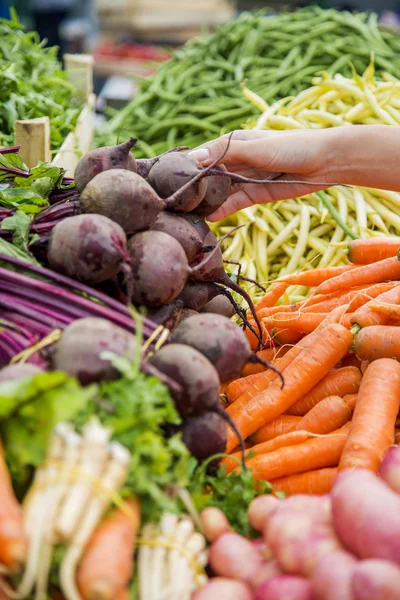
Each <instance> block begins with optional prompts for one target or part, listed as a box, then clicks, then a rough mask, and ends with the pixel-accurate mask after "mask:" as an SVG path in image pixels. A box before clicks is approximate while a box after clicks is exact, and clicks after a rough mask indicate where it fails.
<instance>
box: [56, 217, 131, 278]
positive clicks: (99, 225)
mask: <svg viewBox="0 0 400 600" xmlns="http://www.w3.org/2000/svg"><path fill="white" fill-rule="evenodd" d="M47 259H48V261H49V264H50V266H51V267H52V268H53V269H54V270H55V271H59V272H60V273H64V274H65V275H69V276H70V277H73V278H75V279H77V280H78V281H84V282H85V283H89V284H95V283H101V282H103V281H107V280H108V279H112V278H113V277H115V276H116V275H118V273H120V272H122V273H124V274H125V276H126V279H127V282H128V287H130V285H131V283H130V282H131V271H130V266H129V263H130V258H129V253H128V249H127V242H126V235H125V233H124V231H123V229H122V228H121V227H120V226H119V225H118V224H117V223H115V222H114V221H112V220H111V219H107V217H103V216H102V215H76V216H74V217H67V218H66V219H63V220H62V221H60V222H59V223H57V225H56V226H55V227H54V228H53V230H52V232H51V236H50V241H49V249H48V253H47Z"/></svg>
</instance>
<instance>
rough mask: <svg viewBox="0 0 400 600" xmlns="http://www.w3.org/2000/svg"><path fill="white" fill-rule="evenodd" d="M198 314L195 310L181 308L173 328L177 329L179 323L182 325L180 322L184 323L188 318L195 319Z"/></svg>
mask: <svg viewBox="0 0 400 600" xmlns="http://www.w3.org/2000/svg"><path fill="white" fill-rule="evenodd" d="M198 314H199V313H198V312H197V311H196V310H192V309H191V308H182V310H181V314H180V315H179V319H178V322H177V324H176V325H175V327H177V326H178V325H179V323H182V321H184V320H185V319H189V317H195V316H196V315H198ZM171 329H174V328H171Z"/></svg>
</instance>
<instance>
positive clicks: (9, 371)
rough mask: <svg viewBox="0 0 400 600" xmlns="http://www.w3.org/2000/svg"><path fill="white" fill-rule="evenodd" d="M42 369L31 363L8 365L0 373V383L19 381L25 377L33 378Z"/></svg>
mask: <svg viewBox="0 0 400 600" xmlns="http://www.w3.org/2000/svg"><path fill="white" fill-rule="evenodd" d="M42 372H43V369H41V368H40V367H38V366H37V365H32V364H31V363H17V364H15V365H8V366H7V367H4V368H3V369H1V371H0V383H2V382H3V381H19V380H20V379H24V378H25V377H26V378H28V377H34V375H37V374H38V373H42Z"/></svg>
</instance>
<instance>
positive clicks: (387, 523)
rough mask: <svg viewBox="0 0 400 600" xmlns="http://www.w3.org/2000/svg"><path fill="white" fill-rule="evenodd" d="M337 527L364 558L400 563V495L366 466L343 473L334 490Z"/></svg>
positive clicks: (349, 546) (348, 542) (347, 545)
mask: <svg viewBox="0 0 400 600" xmlns="http://www.w3.org/2000/svg"><path fill="white" fill-rule="evenodd" d="M331 498H332V516H333V523H334V527H335V531H336V533H337V534H338V536H339V537H340V539H341V540H342V541H343V543H344V544H345V546H346V547H347V548H348V549H349V550H350V551H351V552H353V553H354V554H355V555H356V556H359V557H360V558H382V559H385V560H390V561H392V562H395V563H397V564H398V565H399V564H400V496H399V495H398V494H396V493H395V492H393V491H392V490H391V489H390V488H389V486H388V485H386V483H384V482H383V481H382V480H380V479H379V478H378V477H377V476H376V475H375V474H374V473H371V472H370V471H368V470H366V469H354V470H349V471H344V472H343V473H340V474H339V476H338V478H337V479H336V482H335V484H334V486H333V489H332V492H331Z"/></svg>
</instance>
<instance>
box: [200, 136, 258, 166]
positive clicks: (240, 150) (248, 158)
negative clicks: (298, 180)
mask: <svg viewBox="0 0 400 600" xmlns="http://www.w3.org/2000/svg"><path fill="white" fill-rule="evenodd" d="M263 146H264V152H263ZM225 151H226V154H225V156H224V157H223V158H222V159H221V162H223V163H224V165H225V166H229V165H231V166H235V165H247V166H249V167H256V168H257V167H258V168H263V167H264V166H265V162H266V157H265V141H263V140H251V141H240V140H237V141H235V140H231V141H230V142H229V140H228V139H227V138H226V137H222V138H219V139H218V140H215V141H214V142H210V144H207V145H205V146H202V147H201V148H197V149H196V150H192V151H191V152H188V156H190V158H195V159H196V160H198V161H199V162H200V163H202V164H203V165H204V166H205V167H206V166H208V165H210V164H211V163H212V162H213V161H215V160H217V159H218V158H219V157H220V156H222V155H223V154H224V152H225Z"/></svg>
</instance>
